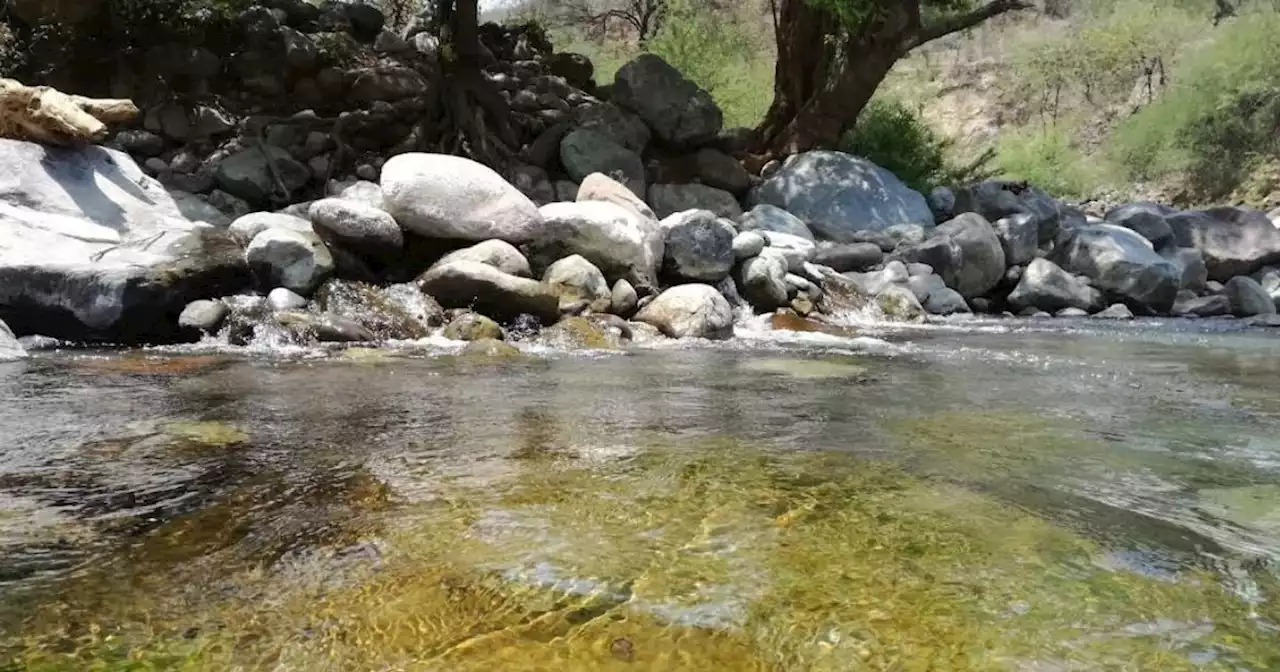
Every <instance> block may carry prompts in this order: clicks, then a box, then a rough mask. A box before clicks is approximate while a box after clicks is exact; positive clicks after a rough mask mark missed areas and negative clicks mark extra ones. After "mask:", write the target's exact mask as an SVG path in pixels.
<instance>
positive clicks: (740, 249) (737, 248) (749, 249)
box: [733, 231, 768, 261]
mask: <svg viewBox="0 0 1280 672" xmlns="http://www.w3.org/2000/svg"><path fill="white" fill-rule="evenodd" d="M767 244H768V242H767V241H766V240H765V239H764V236H762V235H760V234H758V233H756V232H755V231H743V232H742V233H739V234H738V235H736V236H734V238H733V256H734V258H736V259H737V260H738V261H745V260H747V259H750V258H752V257H758V256H760V252H761V251H762V250H764V248H765V246H766V245H767Z"/></svg>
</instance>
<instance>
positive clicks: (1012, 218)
mask: <svg viewBox="0 0 1280 672" xmlns="http://www.w3.org/2000/svg"><path fill="white" fill-rule="evenodd" d="M991 226H992V228H994V229H995V230H996V237H997V238H999V239H1000V247H1002V248H1004V263H1005V264H1008V265H1009V266H1021V265H1022V264H1026V263H1029V262H1030V261H1031V260H1032V259H1035V258H1036V249H1037V247H1039V244H1040V232H1039V229H1037V228H1036V227H1037V224H1036V220H1035V218H1034V217H1032V216H1031V215H1028V214H1026V213H1018V214H1016V215H1009V216H1008V217H1002V218H1001V219H999V220H997V221H996V222H995V223H993V224H992V225H991Z"/></svg>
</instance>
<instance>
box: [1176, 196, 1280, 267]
mask: <svg viewBox="0 0 1280 672" xmlns="http://www.w3.org/2000/svg"><path fill="white" fill-rule="evenodd" d="M1166 221H1168V222H1169V228H1170V229H1172V230H1173V241H1174V244H1176V245H1177V246H1178V247H1194V248H1196V249H1198V250H1200V251H1201V252H1203V253H1204V261H1205V265H1206V266H1207V267H1208V271H1209V279H1210V280H1217V281H1219V282H1226V281H1227V280H1229V279H1230V278H1232V277H1235V276H1237V275H1248V274H1250V273H1253V272H1254V271H1256V270H1258V269H1259V268H1262V267H1263V266H1266V265H1268V264H1274V263H1277V262H1280V229H1277V228H1276V226H1275V225H1274V224H1272V223H1271V220H1270V219H1268V218H1267V216H1266V215H1264V214H1262V213H1261V212H1257V211H1255V210H1247V209H1243V208H1213V209H1211V210H1204V211H1194V212H1179V213H1175V214H1172V215H1169V216H1168V217H1166Z"/></svg>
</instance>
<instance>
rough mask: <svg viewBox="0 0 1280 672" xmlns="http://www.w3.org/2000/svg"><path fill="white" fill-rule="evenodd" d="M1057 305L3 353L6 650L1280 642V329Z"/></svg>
mask: <svg viewBox="0 0 1280 672" xmlns="http://www.w3.org/2000/svg"><path fill="white" fill-rule="evenodd" d="M1063 324H1064V323H1063V322H1060V321H1055V322H1046V323H1041V324H1039V325H1037V323H1031V322H1024V321H1020V322H999V321H992V322H981V321H977V322H963V323H955V324H951V325H946V326H932V327H925V328H912V329H907V330H883V329H882V330H866V331H865V332H864V333H863V334H861V335H860V336H858V337H856V338H854V337H841V336H824V335H818V334H789V333H781V332H769V331H765V330H763V329H760V330H755V329H744V330H742V333H741V334H740V336H741V338H740V339H738V340H736V341H734V342H731V343H728V344H716V345H712V344H699V345H697V346H696V347H690V345H689V344H668V345H664V346H659V347H652V348H640V349H632V350H627V351H622V352H589V353H587V352H573V353H571V352H564V351H557V350H553V349H543V348H526V350H527V352H526V354H525V356H523V357H519V358H486V357H477V356H471V355H465V354H460V353H459V352H458V350H457V348H455V347H453V346H452V345H450V344H447V343H443V342H434V341H432V342H422V343H410V344H400V345H399V346H397V347H394V348H391V349H388V350H382V351H370V350H360V349H356V350H348V351H335V352H328V353H318V352H307V351H297V352H290V353H279V352H277V353H256V352H243V351H242V352H235V351H225V350H218V349H216V348H206V349H199V348H197V349H193V350H188V351H176V350H152V351H132V352H66V353H42V354H38V355H36V356H34V357H33V358H31V359H29V360H27V361H24V362H20V363H14V364H0V395H2V397H0V398H2V399H3V402H2V403H0V437H2V438H0V442H3V443H2V447H0V656H2V658H0V669H10V668H12V669H87V668H90V667H94V666H96V668H105V669H135V667H136V666H142V667H138V668H137V669H152V668H158V669H172V668H179V669H211V670H221V669H271V670H293V669H307V670H363V669H379V670H383V669H390V670H401V669H403V670H466V669H487V670H491V669H530V670H532V669H557V670H560V669H593V670H594V669H612V668H615V667H616V668H617V669H663V670H670V669H697V670H705V669H735V670H737V669H769V670H802V669H803V670H810V669H818V670H843V669H901V670H914V669H982V670H986V669H1017V670H1076V669H1100V668H1105V669H1183V668H1201V669H1250V670H1267V669H1278V668H1280V628H1278V626H1277V623H1280V607H1278V606H1277V604H1276V600H1277V599H1280V580H1278V579H1277V573H1278V570H1277V569H1276V568H1277V566H1278V565H1277V560H1280V557H1278V556H1280V433H1278V432H1277V427H1278V424H1280V394H1278V392H1280V386H1278V385H1277V383H1276V380H1277V374H1280V340H1278V339H1277V338H1276V337H1275V336H1274V335H1272V334H1270V333H1267V332H1264V331H1260V330H1248V329H1243V328H1241V327H1239V326H1237V325H1236V324H1235V323H1233V322H1229V321H1224V322H1214V321H1200V322H1185V323H1183V322H1170V321H1165V322H1159V323H1156V322H1151V323H1142V322H1139V323H1133V324H1099V323H1096V322H1087V321H1082V322H1079V323H1076V324H1075V325H1074V326H1063ZM1067 324H1070V323H1067ZM4 661H7V662H4ZM6 665H7V667H6ZM146 665H150V666H152V668H147V667H145V666H146Z"/></svg>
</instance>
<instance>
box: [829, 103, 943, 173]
mask: <svg viewBox="0 0 1280 672" xmlns="http://www.w3.org/2000/svg"><path fill="white" fill-rule="evenodd" d="M950 145H951V143H950V142H948V141H946V140H945V139H943V138H941V137H940V136H939V135H938V134H937V133H935V132H934V131H933V129H931V128H929V126H928V125H927V124H926V123H925V122H924V120H922V119H921V118H920V117H919V116H918V115H916V114H915V113H914V112H912V110H911V109H910V108H908V107H907V106H906V105H903V104H902V103H900V102H898V101H896V100H890V99H881V98H877V99H874V100H872V101H871V103H870V104H869V105H867V107H866V108H865V109H863V110H862V114H861V115H859V116H858V121H857V123H856V124H854V126H853V128H852V129H849V130H848V131H846V132H845V134H844V137H843V138H842V139H841V143H840V149H841V150H843V151H846V152H849V153H850V154H856V155H858V156H862V157H865V158H867V159H870V160H871V161H873V162H875V163H876V164H877V165H879V166H881V167H883V168H885V169H887V170H889V171H890V172H892V173H893V174H894V175H897V176H898V179H901V180H902V181H903V182H905V183H906V184H907V185H908V186H910V187H911V188H913V189H916V190H919V191H928V190H929V189H930V188H932V187H934V186H937V185H939V184H942V183H946V182H949V181H951V180H950V177H951V171H950V170H949V169H948V167H947V160H946V152H947V149H948V148H949V147H950Z"/></svg>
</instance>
